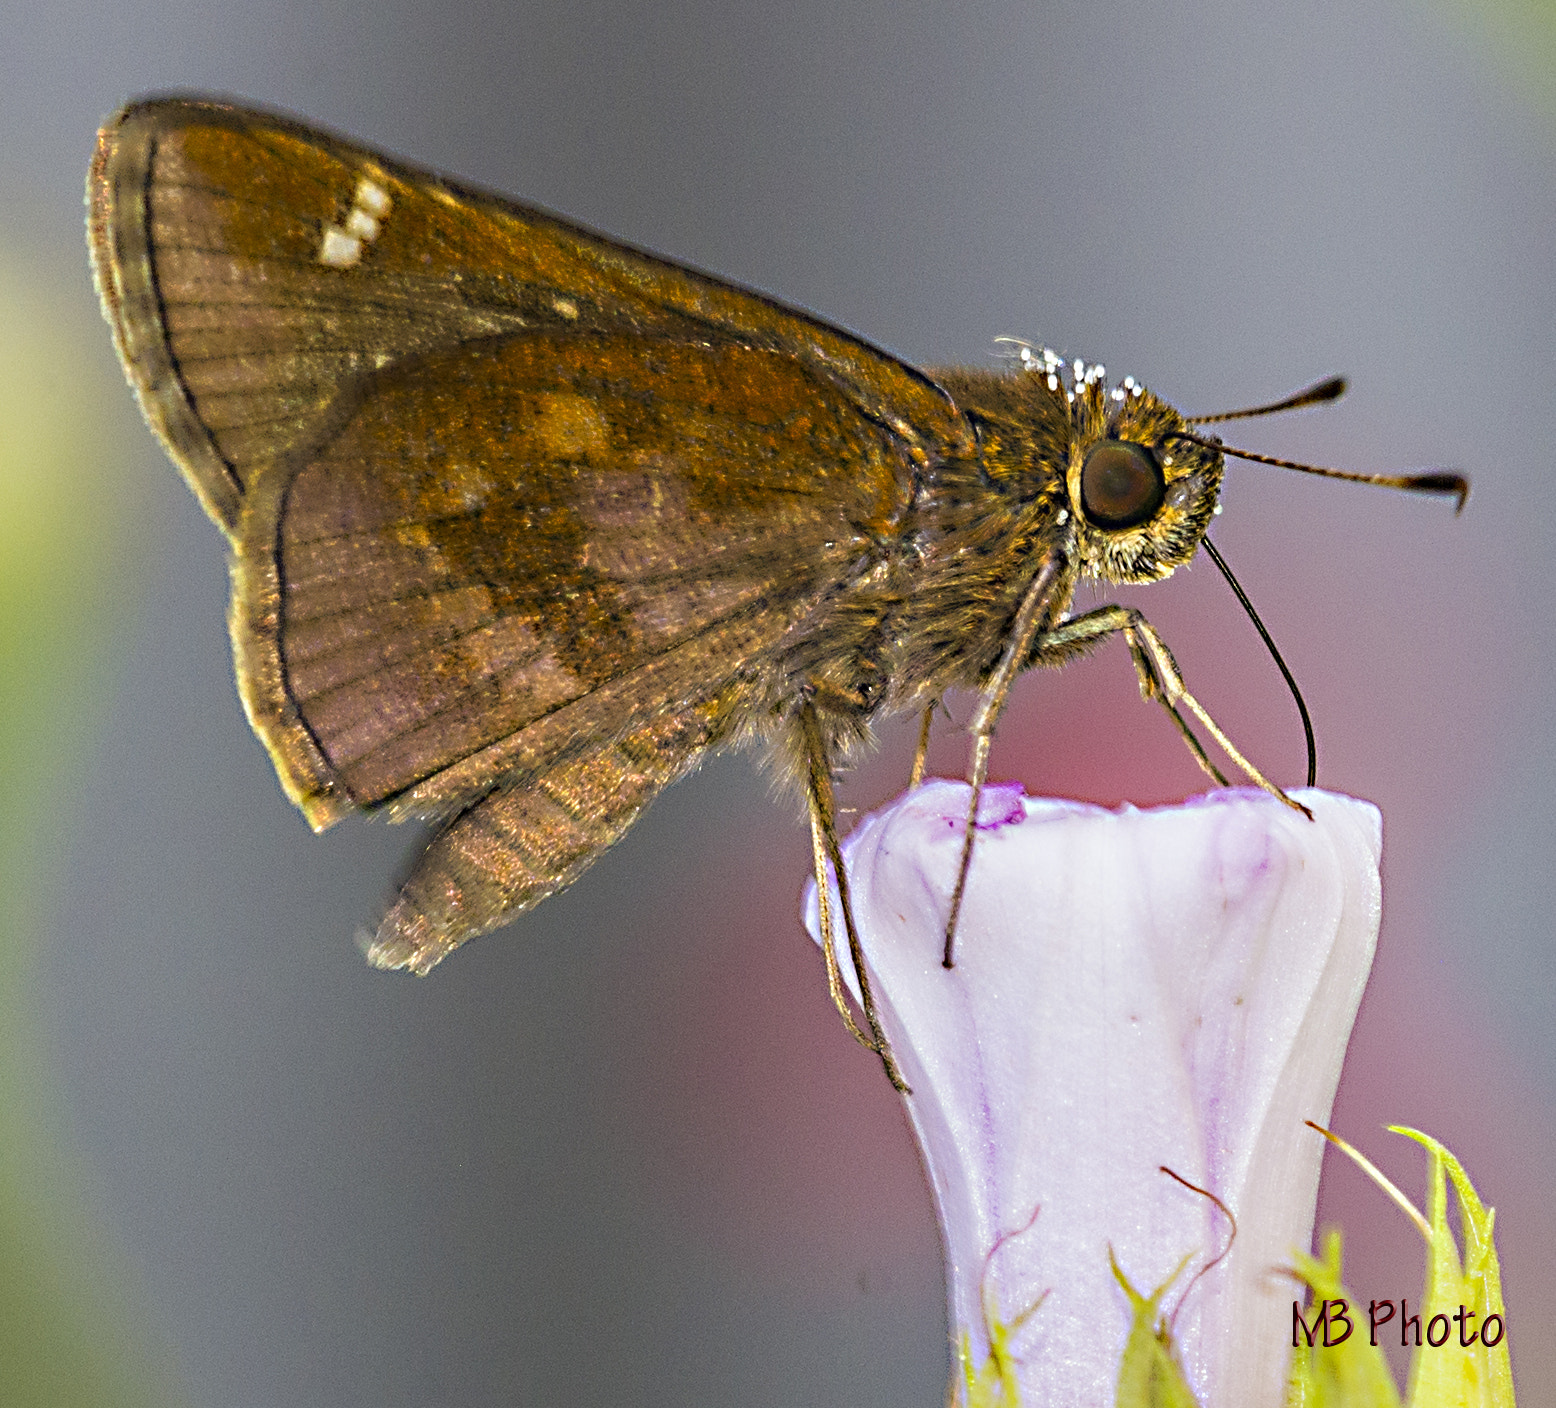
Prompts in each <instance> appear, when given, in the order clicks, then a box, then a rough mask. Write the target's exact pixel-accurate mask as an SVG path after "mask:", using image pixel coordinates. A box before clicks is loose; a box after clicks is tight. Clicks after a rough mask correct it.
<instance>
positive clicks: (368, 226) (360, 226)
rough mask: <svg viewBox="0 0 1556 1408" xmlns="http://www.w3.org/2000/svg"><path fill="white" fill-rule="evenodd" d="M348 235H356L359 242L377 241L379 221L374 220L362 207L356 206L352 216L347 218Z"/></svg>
mask: <svg viewBox="0 0 1556 1408" xmlns="http://www.w3.org/2000/svg"><path fill="white" fill-rule="evenodd" d="M346 233H347V234H348V235H355V236H356V237H357V238H358V239H359V240H376V239H377V238H378V221H376V220H375V219H373V217H372V216H371V215H369V214H368V213H367V211H365V210H363V209H362V207H361V206H354V207H353V208H352V211H351V214H350V215H348V216H347V217H346Z"/></svg>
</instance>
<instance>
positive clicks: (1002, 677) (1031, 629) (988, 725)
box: [941, 556, 1060, 968]
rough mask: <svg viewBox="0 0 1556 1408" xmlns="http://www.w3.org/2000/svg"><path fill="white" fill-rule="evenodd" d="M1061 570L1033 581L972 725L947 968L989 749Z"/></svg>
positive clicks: (1054, 564)
mask: <svg viewBox="0 0 1556 1408" xmlns="http://www.w3.org/2000/svg"><path fill="white" fill-rule="evenodd" d="M1059 567H1060V560H1059V558H1058V557H1057V556H1052V557H1049V558H1048V559H1047V560H1045V561H1044V563H1043V565H1042V566H1041V567H1040V568H1039V569H1038V572H1037V576H1035V577H1034V578H1033V579H1032V585H1031V586H1030V587H1028V588H1027V590H1026V595H1025V596H1023V597H1022V599H1021V606H1020V608H1019V609H1018V610H1017V612H1016V619H1015V621H1014V622H1013V623H1012V625H1011V630H1010V635H1009V637H1008V638H1007V639H1006V642H1005V649H1004V651H1003V653H1002V654H1001V655H1000V660H999V664H998V665H996V666H995V668H994V673H993V675H991V676H990V677H989V682H988V684H987V685H985V686H984V691H983V695H982V697H981V698H980V699H979V701H978V710H977V712H976V713H975V714H974V715H973V718H972V723H971V724H970V725H969V731H970V732H971V733H972V736H973V759H972V767H971V769H969V772H968V778H967V782H968V785H969V786H970V787H971V789H972V795H971V796H970V797H969V798H968V799H967V825H966V826H965V828H964V829H963V831H962V855H961V860H960V861H959V862H958V864H957V870H956V888H955V889H953V890H952V891H951V910H950V913H949V914H948V915H947V917H946V925H945V954H944V957H943V958H942V959H941V962H942V963H943V964H944V965H945V967H947V968H952V967H954V966H955V964H954V963H953V961H952V951H953V949H954V947H955V944H956V924H957V920H958V919H960V918H961V914H962V899H963V897H964V896H965V894H966V893H967V873H968V871H969V869H970V868H971V866H972V853H973V842H974V841H975V840H976V839H977V835H978V804H979V803H980V802H981V801H982V800H983V784H984V782H985V781H986V780H987V778H988V775H989V748H990V746H991V745H992V743H993V741H994V725H995V723H996V722H997V721H998V719H999V716H1000V715H1001V714H1002V713H1003V712H1004V709H1005V701H1006V699H1008V698H1009V697H1010V687H1011V685H1013V684H1014V683H1015V682H1016V676H1017V675H1018V674H1020V672H1021V670H1022V669H1023V668H1024V667H1025V664H1026V660H1027V656H1028V655H1029V654H1031V651H1032V647H1033V644H1034V643H1035V642H1036V641H1037V639H1038V635H1039V633H1040V631H1041V629H1042V625H1043V618H1044V617H1045V616H1046V615H1047V607H1048V604H1049V601H1050V599H1051V598H1052V596H1053V592H1054V589H1055V587H1056V586H1057V584H1058V582H1059Z"/></svg>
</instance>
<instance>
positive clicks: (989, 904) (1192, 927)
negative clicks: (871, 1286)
mask: <svg viewBox="0 0 1556 1408" xmlns="http://www.w3.org/2000/svg"><path fill="white" fill-rule="evenodd" d="M1295 795H1296V796H1297V797H1298V798H1299V799H1300V800H1301V801H1302V802H1303V803H1304V804H1305V805H1306V806H1308V807H1309V808H1310V809H1311V810H1312V812H1313V816H1314V820H1313V821H1309V820H1308V819H1307V818H1306V817H1304V816H1302V815H1301V814H1300V813H1299V812H1297V811H1295V810H1293V809H1291V808H1289V807H1285V806H1282V805H1281V804H1280V802H1278V801H1277V800H1275V799H1273V798H1271V797H1269V796H1267V795H1265V794H1263V793H1260V792H1254V791H1248V790H1223V791H1218V792H1214V793H1211V794H1210V795H1208V796H1206V797H1202V798H1196V799H1194V800H1192V801H1190V802H1187V803H1184V804H1183V805H1180V806H1174V807H1162V808H1156V809H1152V810H1149V811H1139V810H1136V809H1135V808H1133V807H1124V808H1122V809H1120V810H1118V811H1107V810H1105V809H1103V808H1100V807H1095V806H1088V805H1084V804H1081V803H1076V802H1065V801H1051V800H1040V799H1032V798H1026V797H1024V796H1023V795H1022V794H1021V791H1020V788H1019V787H1016V786H999V787H990V788H988V789H987V790H986V791H985V794H984V798H983V802H982V806H981V810H980V817H979V836H978V844H977V850H976V852H975V855H974V859H973V864H972V872H971V877H970V881H969V888H968V891H967V895H966V900H965V904H964V907H963V910H962V916H961V922H960V925H959V927H958V933H957V937H956V966H955V967H954V968H953V969H950V970H947V969H946V968H945V967H944V966H943V965H942V962H941V955H942V946H943V941H944V934H943V926H944V923H945V915H946V912H947V907H948V903H949V894H950V888H951V884H952V882H953V879H954V876H955V873H956V864H957V859H958V855H959V846H960V843H961V834H962V827H963V826H964V825H965V817H966V808H967V790H966V787H965V785H963V784H960V783H950V782H940V781H934V782H929V783H926V784H925V785H923V786H922V787H919V788H917V789H916V790H914V791H912V792H909V793H907V794H906V795H905V796H903V797H902V798H900V799H899V800H898V801H897V802H895V803H894V804H892V805H891V806H889V807H887V808H885V809H883V810H882V811H880V812H877V813H875V814H873V815H871V816H869V817H867V818H866V819H865V820H864V821H862V822H861V823H860V825H859V826H858V827H857V828H856V829H855V830H854V832H853V834H852V835H851V836H850V837H849V839H848V841H847V842H846V843H845V845H844V855H845V858H846V863H847V865H848V868H849V875H850V879H851V881H852V891H853V903H854V912H855V917H856V919H857V921H858V925H859V929H860V932H861V936H862V939H863V944H864V952H865V958H866V961H867V963H868V964H869V965H870V969H871V974H872V978H873V980H874V986H875V992H876V996H877V1001H878V1004H879V1008H880V1012H881V1017H882V1021H883V1024H884V1027H885V1030H886V1033H887V1035H888V1037H889V1038H890V1040H891V1042H892V1045H893V1048H894V1050H895V1052H896V1056H897V1059H898V1061H899V1063H900V1064H901V1067H902V1070H903V1073H904V1074H905V1076H906V1077H907V1081H908V1084H909V1085H910V1086H911V1087H912V1094H911V1095H909V1096H907V1097H905V1099H906V1102H907V1107H908V1114H909V1117H910V1119H911V1121H912V1123H913V1127H914V1129H915V1131H916V1133H917V1136H918V1139H919V1145H920V1148H921V1150H922V1152H923V1158H924V1163H925V1167H926V1169H927V1171H928V1174H929V1180H930V1184H931V1186H932V1189H933V1193H934V1199H935V1204H936V1209H937V1211H938V1214H939V1218H940V1226H941V1234H942V1241H943V1245H944V1249H945V1257H946V1275H947V1283H948V1292H949V1297H950V1318H951V1336H952V1345H953V1352H954V1353H955V1355H956V1357H957V1359H958V1363H959V1365H960V1366H961V1367H960V1368H959V1370H958V1372H957V1374H956V1375H955V1376H954V1383H962V1382H963V1381H964V1379H966V1380H968V1381H973V1380H977V1379H978V1377H979V1376H980V1375H981V1376H982V1380H981V1381H982V1382H990V1381H991V1380H990V1375H991V1374H992V1375H993V1378H994V1379H997V1380H998V1382H999V1384H1000V1385H1001V1388H1000V1392H1002V1393H1004V1394H1006V1395H1014V1396H1015V1398H1016V1399H1017V1400H1018V1401H1019V1402H1020V1403H1022V1404H1028V1405H1033V1408H1036V1406H1037V1405H1042V1408H1072V1405H1073V1408H1098V1406H1099V1405H1102V1404H1107V1403H1111V1402H1113V1400H1114V1392H1115V1386H1116V1385H1117V1384H1118V1383H1119V1376H1120V1366H1121V1357H1122V1355H1123V1350H1124V1345H1125V1342H1126V1339H1127V1338H1128V1336H1129V1332H1130V1327H1131V1323H1132V1315H1133V1313H1132V1308H1131V1307H1132V1304H1133V1300H1132V1297H1131V1295H1130V1294H1129V1293H1128V1291H1126V1288H1125V1287H1124V1286H1123V1285H1122V1284H1121V1283H1120V1280H1119V1278H1118V1277H1117V1276H1116V1275H1115V1273H1114V1270H1113V1268H1112V1265H1111V1263H1112V1262H1113V1261H1116V1264H1117V1267H1118V1270H1119V1272H1120V1273H1121V1274H1122V1276H1123V1277H1124V1278H1125V1279H1127V1281H1128V1283H1129V1286H1130V1287H1131V1288H1134V1289H1135V1290H1137V1291H1138V1292H1140V1293H1141V1294H1144V1295H1146V1296H1149V1295H1150V1294H1151V1293H1152V1292H1155V1291H1157V1290H1159V1289H1160V1290H1161V1291H1162V1296H1161V1299H1160V1302H1159V1309H1160V1312H1161V1314H1162V1315H1163V1316H1164V1317H1166V1319H1167V1321H1168V1323H1169V1325H1170V1329H1171V1335H1172V1341H1173V1347H1174V1353H1175V1354H1176V1356H1177V1358H1178V1361H1179V1363H1180V1365H1181V1367H1182V1370H1183V1373H1184V1375H1185V1378H1186V1380H1187V1382H1188V1384H1189V1386H1190V1387H1191V1388H1192V1390H1193V1392H1194V1394H1195V1396H1196V1398H1197V1399H1198V1401H1199V1402H1200V1403H1201V1404H1204V1405H1207V1408H1208V1406H1209V1405H1216V1408H1221V1405H1226V1408H1234V1405H1235V1408H1259V1405H1268V1408H1278V1405H1280V1404H1281V1403H1282V1401H1283V1396H1284V1389H1285V1374H1286V1364H1287V1359H1288V1356H1289V1354H1290V1337H1291V1304H1292V1282H1291V1281H1290V1279H1289V1278H1287V1277H1286V1276H1284V1275H1282V1274H1280V1272H1279V1268H1282V1267H1286V1266H1289V1265H1290V1264H1291V1262H1292V1259H1293V1254H1294V1253H1295V1252H1296V1251H1298V1250H1306V1249H1307V1247H1308V1246H1309V1243H1310V1241H1311V1236H1312V1223H1313V1213H1314V1205H1315V1201H1316V1198H1317V1190H1318V1175H1319V1166H1320V1162H1321V1158H1322V1144H1321V1141H1319V1140H1316V1139H1314V1138H1313V1136H1312V1132H1311V1131H1310V1130H1308V1129H1307V1128H1306V1127H1305V1126H1304V1124H1303V1121H1304V1120H1305V1119H1313V1120H1317V1121H1319V1122H1323V1121H1325V1120H1327V1118H1328V1115H1329V1110H1330V1105H1331V1103H1332V1101H1333V1098H1334V1091H1335V1086H1336V1083H1337V1082H1338V1080H1339V1075H1340V1065H1341V1061H1342V1059H1343V1057H1344V1054H1345V1047H1346V1043H1347V1041H1348V1039H1349V1037H1350V1031H1351V1024H1352V1022H1353V1020H1354V1018H1355V1015H1356V1008H1357V1004H1358V1003H1359V1002H1360V1000H1361V994H1362V989H1363V987H1364V986H1365V984H1366V980H1367V974H1368V971H1369V968H1370V966H1371V963H1372V955H1373V949H1374V946H1375V944H1376V940H1377V932H1378V921H1379V917H1380V896H1379V883H1378V855H1379V851H1380V848H1381V819H1380V817H1379V814H1378V812H1377V810H1376V808H1374V807H1372V806H1370V805H1369V804H1367V803H1364V802H1358V801H1355V800H1352V799H1350V798H1346V797H1339V796H1334V795H1331V794H1328V793H1324V792H1317V791H1305V792H1301V793H1297V794H1295ZM809 912H810V916H811V928H812V932H813V933H814V932H815V897H814V894H813V893H812V894H811V895H810V896H809ZM839 962H840V963H841V964H842V967H843V970H844V973H845V975H846V976H847V977H848V978H849V979H850V981H853V973H852V969H851V966H850V964H849V962H848V955H847V952H846V947H844V948H843V949H842V951H841V952H840V953H839ZM1163 1170H1170V1171H1171V1174H1169V1173H1167V1172H1164V1171H1163ZM1173 1175H1175V1176H1176V1177H1174V1176H1173ZM1180 1180H1181V1181H1180ZM1188 1185H1192V1186H1188ZM1228 1213H1229V1214H1230V1217H1231V1218H1235V1220H1236V1233H1235V1236H1234V1235H1233V1230H1232V1223H1231V1220H1230V1218H1229V1217H1228ZM962 1396H964V1397H967V1396H971V1397H976V1396H977V1395H976V1394H966V1393H963V1394H962ZM991 1401H993V1400H992V1399H991ZM1002 1401H1010V1399H1009V1398H1008V1397H1007V1399H1005V1400H1002Z"/></svg>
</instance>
